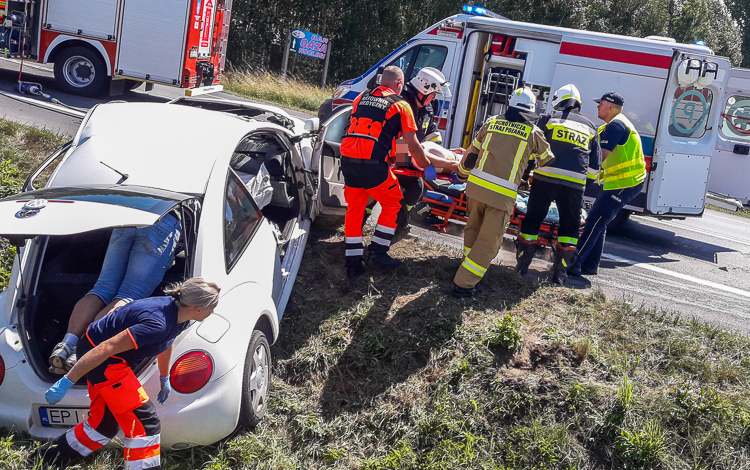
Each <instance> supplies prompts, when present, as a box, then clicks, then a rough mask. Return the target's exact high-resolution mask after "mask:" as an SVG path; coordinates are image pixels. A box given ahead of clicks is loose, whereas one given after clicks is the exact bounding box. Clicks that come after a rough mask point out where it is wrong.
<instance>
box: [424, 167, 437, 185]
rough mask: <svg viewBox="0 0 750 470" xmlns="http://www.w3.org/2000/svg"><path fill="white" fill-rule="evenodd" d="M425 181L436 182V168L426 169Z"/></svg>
mask: <svg viewBox="0 0 750 470" xmlns="http://www.w3.org/2000/svg"><path fill="white" fill-rule="evenodd" d="M424 179H426V180H427V181H434V180H436V179H437V171H435V167H434V166H432V165H430V166H428V167H427V168H425V169H424Z"/></svg>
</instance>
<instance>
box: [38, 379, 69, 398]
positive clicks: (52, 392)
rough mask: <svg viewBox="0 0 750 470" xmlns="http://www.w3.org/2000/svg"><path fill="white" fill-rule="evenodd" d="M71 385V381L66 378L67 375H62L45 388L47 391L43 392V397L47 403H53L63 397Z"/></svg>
mask: <svg viewBox="0 0 750 470" xmlns="http://www.w3.org/2000/svg"><path fill="white" fill-rule="evenodd" d="M72 386H73V382H71V381H70V380H68V377H63V378H62V379H60V380H58V381H57V382H55V385H53V386H51V387H50V388H49V390H47V393H45V394H44V398H45V399H46V400H47V403H49V404H50V405H54V404H55V403H57V402H59V401H60V400H62V399H63V397H64V396H65V394H66V393H68V389H70V387H72Z"/></svg>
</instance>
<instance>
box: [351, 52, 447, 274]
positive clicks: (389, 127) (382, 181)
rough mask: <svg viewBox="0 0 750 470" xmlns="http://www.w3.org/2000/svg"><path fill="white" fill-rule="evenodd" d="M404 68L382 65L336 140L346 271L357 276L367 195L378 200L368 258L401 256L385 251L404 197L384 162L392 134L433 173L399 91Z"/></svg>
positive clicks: (381, 262)
mask: <svg viewBox="0 0 750 470" xmlns="http://www.w3.org/2000/svg"><path fill="white" fill-rule="evenodd" d="M403 87H404V74H403V72H402V71H401V69H400V68H398V67H395V66H389V67H386V68H385V70H384V71H383V76H382V78H381V80H380V86H379V87H377V88H375V89H374V90H367V91H365V92H363V93H362V94H361V95H359V96H358V97H357V98H356V99H355V100H354V103H353V104H352V106H353V108H352V116H351V121H350V124H349V129H348V131H347V134H346V135H345V136H344V139H343V140H342V141H341V155H342V157H341V171H342V173H343V174H344V197H345V198H346V202H347V205H348V206H347V209H346V221H345V226H344V235H345V243H346V276H347V277H348V278H349V279H353V278H356V277H358V276H359V275H360V274H362V272H364V265H363V255H364V245H363V244H362V218H363V217H364V213H365V208H366V206H367V202H368V200H369V198H370V197H372V198H373V199H375V200H376V201H378V202H379V203H380V207H381V211H380V216H379V217H378V224H377V226H376V227H375V234H374V235H373V236H372V241H371V243H370V248H369V261H370V263H371V264H373V265H375V266H380V267H383V268H390V269H395V268H396V267H398V266H399V265H400V264H401V261H399V260H396V259H393V258H391V257H390V256H388V249H389V248H390V245H391V239H392V238H393V234H394V233H395V231H396V218H397V216H398V211H399V209H400V208H401V205H400V202H401V199H402V198H403V195H402V194H401V189H400V188H399V185H398V181H397V180H396V177H395V176H394V174H393V172H392V171H391V169H390V166H389V165H388V163H386V160H385V159H386V157H387V156H388V155H390V154H393V153H395V144H396V142H395V141H396V138H397V137H398V136H399V134H401V133H403V136H404V139H405V140H406V143H407V145H408V146H409V150H410V151H411V153H412V156H413V158H414V159H415V160H416V161H417V163H418V164H419V165H420V166H422V167H424V168H425V175H426V177H430V179H435V178H436V177H437V176H436V174H435V168H434V167H433V166H432V165H430V162H429V160H427V157H426V156H425V154H424V150H423V149H422V146H421V145H419V142H418V141H417V137H416V131H417V126H416V124H415V122H414V116H413V115H412V112H411V109H410V108H409V104H408V103H407V102H406V101H404V100H403V99H402V98H401V97H400V96H399V93H401V91H402V90H403Z"/></svg>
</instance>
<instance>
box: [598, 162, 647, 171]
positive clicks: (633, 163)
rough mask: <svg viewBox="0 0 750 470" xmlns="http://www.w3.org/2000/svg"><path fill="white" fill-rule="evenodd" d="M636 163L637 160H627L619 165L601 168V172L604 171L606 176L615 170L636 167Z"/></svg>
mask: <svg viewBox="0 0 750 470" xmlns="http://www.w3.org/2000/svg"><path fill="white" fill-rule="evenodd" d="M638 163H639V162H638V161H637V160H635V161H634V160H628V161H625V162H622V163H619V164H617V165H614V166H610V167H607V168H603V170H604V173H605V174H607V173H613V172H615V171H617V170H622V169H623V168H627V167H629V166H634V165H637V164H638Z"/></svg>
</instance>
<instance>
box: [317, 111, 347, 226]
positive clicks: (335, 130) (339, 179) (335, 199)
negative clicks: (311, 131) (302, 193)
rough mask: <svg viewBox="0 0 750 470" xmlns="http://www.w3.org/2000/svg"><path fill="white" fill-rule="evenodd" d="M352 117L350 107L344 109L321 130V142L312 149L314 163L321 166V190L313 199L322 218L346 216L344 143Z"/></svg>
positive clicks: (319, 184)
mask: <svg viewBox="0 0 750 470" xmlns="http://www.w3.org/2000/svg"><path fill="white" fill-rule="evenodd" d="M351 114H352V107H351V106H342V107H340V108H337V109H336V111H335V112H334V113H333V114H332V115H331V117H329V118H328V119H327V120H326V121H325V122H324V123H323V124H322V125H321V126H320V132H319V134H318V140H317V142H315V147H314V148H313V160H315V161H318V162H320V163H319V165H318V187H317V190H316V192H315V196H314V198H313V199H314V200H315V203H316V204H317V208H318V213H319V214H338V215H343V214H344V212H345V208H346V199H345V198H344V176H343V174H342V173H341V141H342V140H343V138H344V135H345V134H346V131H347V129H348V128H349V118H350V116H351Z"/></svg>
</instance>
